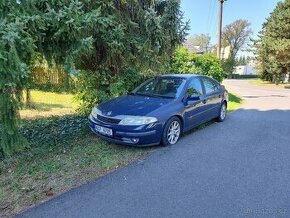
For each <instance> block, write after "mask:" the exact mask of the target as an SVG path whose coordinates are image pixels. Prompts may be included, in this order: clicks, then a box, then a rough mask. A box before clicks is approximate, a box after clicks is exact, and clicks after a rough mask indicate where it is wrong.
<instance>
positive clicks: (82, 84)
mask: <svg viewBox="0 0 290 218" xmlns="http://www.w3.org/2000/svg"><path fill="white" fill-rule="evenodd" d="M118 2H119V1H118ZM120 5H121V6H122V7H119V6H120ZM179 5H180V2H179V1H177V0H169V1H142V2H140V1H137V0H131V1H126V2H122V3H121V2H119V3H118V4H117V7H112V6H111V3H109V2H107V1H104V3H103V6H102V9H101V10H100V14H101V15H103V16H105V15H108V14H109V15H111V16H107V19H110V20H108V23H107V25H104V26H103V27H102V26H100V27H99V28H98V29H95V30H94V31H93V32H92V35H93V36H94V42H95V43H94V48H93V51H94V52H93V53H90V54H88V55H85V56H83V57H82V58H81V59H80V61H79V62H77V66H78V68H79V69H81V73H80V77H79V85H78V97H77V98H78V99H79V100H80V101H81V103H82V105H81V108H80V110H81V111H88V110H91V108H92V106H94V105H95V104H98V103H100V102H102V101H104V100H107V99H109V98H111V97H116V96H119V95H122V94H125V93H126V92H127V91H128V90H131V89H132V88H133V87H134V86H136V85H137V84H138V83H140V82H141V81H143V80H144V79H145V78H147V77H148V76H152V75H155V74H156V73H157V72H158V74H160V73H164V72H166V69H168V67H169V62H170V57H171V55H172V53H173V51H174V49H175V47H176V46H177V45H178V44H180V43H181V42H182V41H183V40H184V37H185V31H186V30H187V28H188V26H187V24H184V23H183V21H182V13H181V12H180V9H179V7H180V6H179ZM104 8H105V10H104ZM153 72H155V73H153Z"/></svg>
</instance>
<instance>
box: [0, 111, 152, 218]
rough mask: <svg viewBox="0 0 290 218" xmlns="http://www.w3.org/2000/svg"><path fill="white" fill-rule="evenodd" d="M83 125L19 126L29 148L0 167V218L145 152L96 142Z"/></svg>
mask: <svg viewBox="0 0 290 218" xmlns="http://www.w3.org/2000/svg"><path fill="white" fill-rule="evenodd" d="M85 119H86V118H82V117H75V116H69V117H65V118H64V117H62V118H60V119H56V118H52V119H48V120H47V119H44V120H34V121H30V122H27V123H25V124H23V125H22V132H23V134H24V135H25V136H26V137H27V138H28V139H30V140H29V141H30V144H31V148H30V149H27V150H26V151H24V152H22V153H21V154H18V155H15V156H13V157H11V158H8V159H4V160H2V161H0V217H4V216H11V215H13V214H15V213H18V212H20V211H21V210H23V209H24V208H26V207H29V206H31V205H34V204H36V203H38V202H41V201H43V200H47V199H49V198H51V197H54V196H56V195H59V194H60V193H63V192H65V191H67V190H69V189H71V188H73V187H77V186H79V185H81V184H84V183H86V182H88V181H90V180H92V179H95V178H96V177H99V176H101V175H104V174H106V173H108V172H110V171H112V170H115V169H117V168H119V167H122V166H124V165H127V164H128V163H130V162H132V161H134V160H136V159H138V158H140V157H142V156H143V155H145V154H147V153H148V152H150V151H151V148H147V149H146V148H144V149H140V148H132V147H125V146H118V145H113V144H108V143H106V142H104V141H102V140H99V139H97V138H96V137H95V135H93V134H91V133H90V131H89V130H88V129H87V125H85V124H84V122H85ZM70 125H73V126H74V127H70ZM48 132H50V133H51V134H48ZM32 139H33V140H34V141H32Z"/></svg>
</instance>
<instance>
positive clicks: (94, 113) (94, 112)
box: [91, 107, 101, 118]
mask: <svg viewBox="0 0 290 218" xmlns="http://www.w3.org/2000/svg"><path fill="white" fill-rule="evenodd" d="M91 114H92V116H93V117H95V118H96V117H97V115H98V114H101V111H100V110H99V109H98V108H97V107H94V108H93V110H92V113H91Z"/></svg>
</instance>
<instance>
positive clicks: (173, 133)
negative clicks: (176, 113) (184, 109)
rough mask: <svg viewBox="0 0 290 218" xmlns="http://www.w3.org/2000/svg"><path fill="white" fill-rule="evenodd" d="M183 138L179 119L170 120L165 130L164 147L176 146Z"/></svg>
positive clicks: (163, 136)
mask: <svg viewBox="0 0 290 218" xmlns="http://www.w3.org/2000/svg"><path fill="white" fill-rule="evenodd" d="M180 136H181V122H180V119H179V118H177V117H172V118H170V119H169V120H168V121H167V123H166V125H165V127H164V130H163V135H162V142H161V143H162V145H163V146H168V145H174V144H176V142H177V141H178V139H179V138H180Z"/></svg>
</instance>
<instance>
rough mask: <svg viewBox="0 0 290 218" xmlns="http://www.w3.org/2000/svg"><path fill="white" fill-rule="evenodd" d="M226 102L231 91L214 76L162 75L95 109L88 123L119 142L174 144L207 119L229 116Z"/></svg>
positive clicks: (96, 132) (98, 132) (146, 144)
mask: <svg viewBox="0 0 290 218" xmlns="http://www.w3.org/2000/svg"><path fill="white" fill-rule="evenodd" d="M227 103H228V92H227V90H226V89H225V87H224V86H222V85H221V84H219V83H218V82H217V81H216V80H214V79H212V78H210V77H207V76H202V75H195V74H174V75H162V76H158V77H155V78H152V79H149V80H147V81H146V82H144V83H143V84H141V85H140V86H139V87H137V88H136V89H135V90H134V91H132V92H131V93H129V94H128V95H125V96H121V97H117V98H114V99H112V100H109V101H107V102H105V103H102V104H100V105H98V106H96V107H95V108H93V110H92V113H91V114H90V116H89V125H90V128H91V130H92V131H93V132H94V133H95V134H97V135H98V136H99V137H101V138H103V139H105V140H107V141H110V142H113V143H117V144H126V145H135V146H150V145H158V144H161V145H164V146H166V145H173V144H175V143H176V142H177V141H178V140H179V138H180V137H181V135H182V133H184V132H186V131H188V130H190V129H192V128H194V127H196V126H198V125H200V124H202V123H204V122H207V121H209V120H211V119H217V121H220V122H222V121H224V119H225V118H226V112H227Z"/></svg>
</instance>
